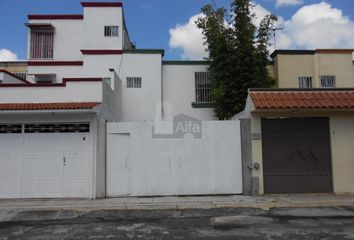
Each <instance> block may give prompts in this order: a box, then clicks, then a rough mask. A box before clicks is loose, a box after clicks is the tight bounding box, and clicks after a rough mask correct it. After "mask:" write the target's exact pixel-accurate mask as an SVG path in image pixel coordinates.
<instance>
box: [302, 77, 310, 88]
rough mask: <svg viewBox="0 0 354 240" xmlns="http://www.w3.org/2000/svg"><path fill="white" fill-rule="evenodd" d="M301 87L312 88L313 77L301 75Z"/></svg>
mask: <svg viewBox="0 0 354 240" xmlns="http://www.w3.org/2000/svg"><path fill="white" fill-rule="evenodd" d="M299 88H312V77H299Z"/></svg>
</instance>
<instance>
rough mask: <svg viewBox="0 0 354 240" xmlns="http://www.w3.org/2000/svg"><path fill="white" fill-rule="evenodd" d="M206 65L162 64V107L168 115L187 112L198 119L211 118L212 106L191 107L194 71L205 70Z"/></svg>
mask: <svg viewBox="0 0 354 240" xmlns="http://www.w3.org/2000/svg"><path fill="white" fill-rule="evenodd" d="M208 67H209V66H208V65H189V64H186V65H163V68H162V69H163V74H162V75H163V97H164V101H165V104H164V108H165V111H166V113H167V114H169V115H178V114H181V113H182V114H187V115H189V116H192V117H194V118H197V119H200V120H213V119H215V117H214V112H213V108H193V107H192V102H195V101H196V97H195V76H194V73H195V72H207V71H208Z"/></svg>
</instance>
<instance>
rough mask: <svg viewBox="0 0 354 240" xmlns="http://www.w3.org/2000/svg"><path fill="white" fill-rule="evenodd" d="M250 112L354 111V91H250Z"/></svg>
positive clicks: (350, 89)
mask: <svg viewBox="0 0 354 240" xmlns="http://www.w3.org/2000/svg"><path fill="white" fill-rule="evenodd" d="M246 106H248V110H249V111H250V112H254V111H257V112H265V111H299V110H301V111H314V110H315V111H333V110H335V111H354V89H352V88H347V89H345V88H344V89H335V88H334V89H306V90H304V89H250V90H249V96H248V99H247V105H246Z"/></svg>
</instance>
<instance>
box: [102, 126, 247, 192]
mask: <svg viewBox="0 0 354 240" xmlns="http://www.w3.org/2000/svg"><path fill="white" fill-rule="evenodd" d="M202 124H203V127H202V138H197V139H195V138H194V137H193V136H192V135H190V134H187V135H185V136H184V138H181V139H175V138H153V137H152V129H153V128H152V127H153V123H152V122H140V123H131V122H130V123H108V124H107V193H108V196H112V197H113V196H124V195H131V196H156V195H190V194H192V195H199V194H240V193H242V166H241V143H240V122H239V121H203V123H202Z"/></svg>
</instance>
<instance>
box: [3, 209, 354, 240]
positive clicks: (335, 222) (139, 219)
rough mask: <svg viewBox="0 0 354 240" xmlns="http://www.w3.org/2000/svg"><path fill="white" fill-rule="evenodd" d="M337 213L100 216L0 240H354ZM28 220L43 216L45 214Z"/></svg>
mask: <svg viewBox="0 0 354 240" xmlns="http://www.w3.org/2000/svg"><path fill="white" fill-rule="evenodd" d="M311 211H313V212H314V213H315V214H311ZM336 211H342V212H343V209H339V208H334V209H328V208H326V209H323V210H322V209H310V210H307V209H305V210H304V209H299V210H293V209H292V210H291V212H289V211H288V212H286V211H285V213H284V212H280V213H279V211H278V212H277V213H272V212H269V211H268V212H267V211H263V210H259V209H215V210H189V211H150V212H147V211H140V212H139V211H135V212H124V213H122V212H118V211H117V212H114V211H97V212H90V213H86V214H84V215H80V216H79V217H75V218H71V219H65V218H62V219H60V220H50V221H48V220H47V221H18V222H3V223H0V240H7V239H9V240H10V239H30V240H32V239H33V240H34V239H36V240H40V239H45V240H47V239H50V240H56V239H58V240H59V239H60V240H61V239H221V240H222V239H236V240H237V239H242V240H247V239H257V240H259V239H274V240H278V239H279V240H280V239H301V240H307V239H308V240H316V239H321V240H322V239H326V240H330V239H333V240H338V239H339V240H340V239H354V217H353V216H352V215H350V214H349V215H345V214H342V213H340V214H335V213H336ZM345 211H347V210H345ZM322 212H323V213H322ZM326 212H330V213H331V214H329V215H326ZM349 212H352V209H350V210H349ZM302 213H305V214H304V215H303V214H302ZM309 213H310V214H309ZM28 214H32V215H33V214H39V215H43V213H41V212H32V213H31V212H30V213H28ZM61 216H62V214H61ZM224 216H226V219H224ZM220 217H221V220H218V219H219V218H220ZM215 218H216V221H215ZM213 219H214V221H213ZM215 222H216V223H218V224H215Z"/></svg>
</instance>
